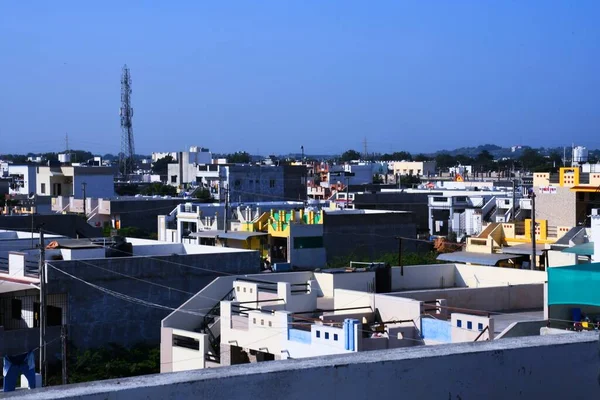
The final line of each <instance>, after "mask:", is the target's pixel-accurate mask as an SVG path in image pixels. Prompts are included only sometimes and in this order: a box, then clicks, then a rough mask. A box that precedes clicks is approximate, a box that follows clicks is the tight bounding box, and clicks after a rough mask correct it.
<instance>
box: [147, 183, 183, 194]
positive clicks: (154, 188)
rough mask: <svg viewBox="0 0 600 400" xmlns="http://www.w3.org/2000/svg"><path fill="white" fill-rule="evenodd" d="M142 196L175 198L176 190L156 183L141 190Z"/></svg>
mask: <svg viewBox="0 0 600 400" xmlns="http://www.w3.org/2000/svg"><path fill="white" fill-rule="evenodd" d="M142 194H143V195H146V196H155V195H158V196H177V189H176V188H175V187H174V186H171V185H164V184H162V183H158V182H157V183H152V184H151V185H149V186H146V187H145V188H143V189H142Z"/></svg>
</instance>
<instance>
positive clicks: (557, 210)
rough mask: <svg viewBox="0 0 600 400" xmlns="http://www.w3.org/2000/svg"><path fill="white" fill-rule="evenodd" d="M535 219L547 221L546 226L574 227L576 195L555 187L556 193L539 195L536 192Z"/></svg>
mask: <svg viewBox="0 0 600 400" xmlns="http://www.w3.org/2000/svg"><path fill="white" fill-rule="evenodd" d="M535 194H536V198H535V206H536V207H535V217H536V219H545V220H548V226H575V225H576V218H575V214H576V208H575V199H576V195H577V194H576V193H574V192H571V191H570V190H569V188H566V187H557V188H556V193H540V191H539V190H536V193H535Z"/></svg>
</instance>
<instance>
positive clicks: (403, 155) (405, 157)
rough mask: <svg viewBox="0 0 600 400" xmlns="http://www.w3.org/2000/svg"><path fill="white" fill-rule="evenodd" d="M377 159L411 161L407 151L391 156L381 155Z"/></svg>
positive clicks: (397, 152)
mask: <svg viewBox="0 0 600 400" xmlns="http://www.w3.org/2000/svg"><path fill="white" fill-rule="evenodd" d="M379 159H380V160H381V161H411V160H412V155H411V154H410V153H409V152H407V151H396V152H394V153H392V154H387V153H386V154H382V155H381V156H380V157H379Z"/></svg>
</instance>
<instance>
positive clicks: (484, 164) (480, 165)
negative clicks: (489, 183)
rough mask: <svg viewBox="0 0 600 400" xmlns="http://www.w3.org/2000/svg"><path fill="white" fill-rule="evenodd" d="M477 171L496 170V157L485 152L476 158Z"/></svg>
mask: <svg viewBox="0 0 600 400" xmlns="http://www.w3.org/2000/svg"><path fill="white" fill-rule="evenodd" d="M473 164H475V167H476V169H477V170H483V171H490V170H492V169H494V167H495V165H494V156H492V155H491V154H490V152H489V151H487V150H483V151H482V152H481V153H479V154H478V155H477V157H475V160H474V163H473Z"/></svg>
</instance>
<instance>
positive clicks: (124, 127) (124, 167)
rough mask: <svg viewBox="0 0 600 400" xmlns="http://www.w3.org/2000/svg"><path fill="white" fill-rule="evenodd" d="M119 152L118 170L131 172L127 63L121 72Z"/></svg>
mask: <svg viewBox="0 0 600 400" xmlns="http://www.w3.org/2000/svg"><path fill="white" fill-rule="evenodd" d="M119 113H120V115H121V152H120V153H119V171H120V172H121V174H122V175H124V176H125V175H130V174H133V171H134V170H135V159H134V155H135V149H134V145H133V125H132V118H133V108H132V107H131V74H130V72H129V68H128V67H127V64H125V65H124V66H123V73H122V74H121V110H120V112H119Z"/></svg>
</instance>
